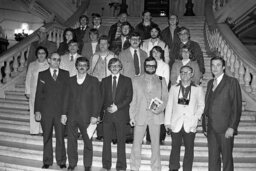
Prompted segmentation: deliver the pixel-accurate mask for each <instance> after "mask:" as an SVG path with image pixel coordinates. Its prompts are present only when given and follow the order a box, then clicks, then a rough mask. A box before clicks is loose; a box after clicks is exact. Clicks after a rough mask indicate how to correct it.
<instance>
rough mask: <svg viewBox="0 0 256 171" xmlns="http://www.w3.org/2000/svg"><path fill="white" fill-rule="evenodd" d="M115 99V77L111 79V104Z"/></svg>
mask: <svg viewBox="0 0 256 171" xmlns="http://www.w3.org/2000/svg"><path fill="white" fill-rule="evenodd" d="M115 97H116V76H114V77H113V85H112V100H113V103H114V101H115Z"/></svg>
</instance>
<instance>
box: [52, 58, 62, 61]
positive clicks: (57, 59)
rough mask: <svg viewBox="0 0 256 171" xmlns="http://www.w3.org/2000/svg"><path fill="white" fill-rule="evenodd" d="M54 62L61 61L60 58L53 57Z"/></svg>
mask: <svg viewBox="0 0 256 171" xmlns="http://www.w3.org/2000/svg"><path fill="white" fill-rule="evenodd" d="M51 60H53V61H54V62H60V58H51Z"/></svg>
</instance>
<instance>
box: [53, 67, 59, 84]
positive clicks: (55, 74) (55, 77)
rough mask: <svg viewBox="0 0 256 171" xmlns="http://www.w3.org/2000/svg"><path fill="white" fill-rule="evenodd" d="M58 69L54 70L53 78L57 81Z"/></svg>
mask: <svg viewBox="0 0 256 171" xmlns="http://www.w3.org/2000/svg"><path fill="white" fill-rule="evenodd" d="M57 77H58V76H57V70H56V69H55V70H53V74H52V78H53V79H54V80H55V81H56V80H57Z"/></svg>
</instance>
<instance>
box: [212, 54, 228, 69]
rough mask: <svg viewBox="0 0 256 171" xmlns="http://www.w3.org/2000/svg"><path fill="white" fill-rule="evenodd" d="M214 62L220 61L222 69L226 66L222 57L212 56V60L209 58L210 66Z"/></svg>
mask: <svg viewBox="0 0 256 171" xmlns="http://www.w3.org/2000/svg"><path fill="white" fill-rule="evenodd" d="M215 60H219V61H221V63H222V66H223V67H225V66H226V61H225V60H224V59H223V58H222V57H220V56H214V57H212V58H211V65H212V61H215Z"/></svg>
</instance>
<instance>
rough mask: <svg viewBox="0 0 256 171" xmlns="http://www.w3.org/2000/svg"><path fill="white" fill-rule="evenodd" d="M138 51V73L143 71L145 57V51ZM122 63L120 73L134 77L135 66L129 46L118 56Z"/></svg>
mask: <svg viewBox="0 0 256 171" xmlns="http://www.w3.org/2000/svg"><path fill="white" fill-rule="evenodd" d="M139 53H140V75H141V74H143V73H144V61H145V59H146V58H147V53H146V52H145V51H144V50H141V49H139ZM118 58H119V59H120V60H121V62H122V64H123V71H122V74H123V75H125V76H127V77H130V78H134V77H135V68H134V62H133V56H132V53H131V51H130V48H128V49H126V50H124V51H122V52H121V53H120V54H119V57H118Z"/></svg>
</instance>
